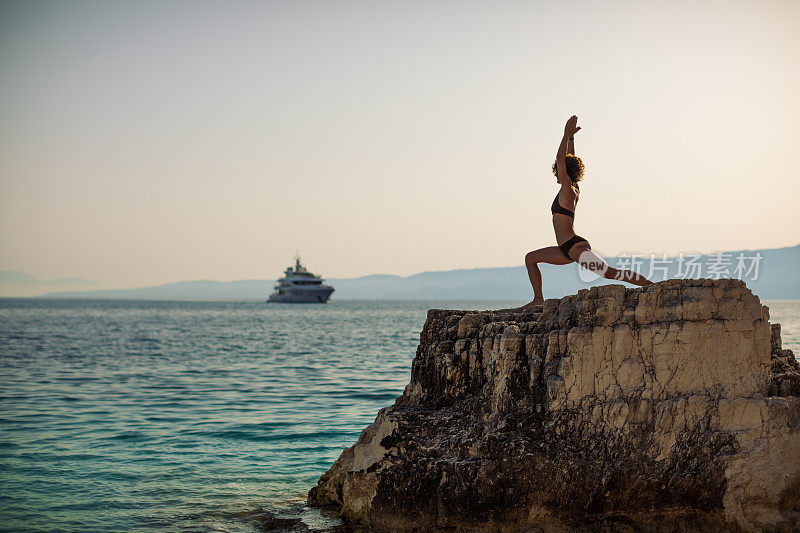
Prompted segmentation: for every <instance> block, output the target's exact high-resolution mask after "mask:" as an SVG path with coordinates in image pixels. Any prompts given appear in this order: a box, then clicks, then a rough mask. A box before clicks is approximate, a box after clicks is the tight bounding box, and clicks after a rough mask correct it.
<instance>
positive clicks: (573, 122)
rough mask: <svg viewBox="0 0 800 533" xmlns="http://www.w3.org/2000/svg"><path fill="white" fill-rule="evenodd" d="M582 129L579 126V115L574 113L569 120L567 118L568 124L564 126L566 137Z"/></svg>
mask: <svg viewBox="0 0 800 533" xmlns="http://www.w3.org/2000/svg"><path fill="white" fill-rule="evenodd" d="M580 130H581V127H580V126H578V116H577V115H572V116H571V117H569V120H567V125H566V126H564V135H565V136H566V137H572V136H573V135H575V134H576V133H578V132H579V131H580Z"/></svg>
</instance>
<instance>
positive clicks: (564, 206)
mask: <svg viewBox="0 0 800 533" xmlns="http://www.w3.org/2000/svg"><path fill="white" fill-rule="evenodd" d="M580 130H581V128H580V127H579V126H578V117H577V116H575V115H572V116H571V117H570V118H569V120H567V125H566V126H564V137H563V138H562V139H561V145H560V146H559V147H558V154H557V155H556V162H555V164H554V165H553V173H555V175H556V177H557V178H558V183H559V184H560V185H561V190H560V191H559V192H558V194H557V195H556V198H555V200H553V205H552V206H551V207H550V211H551V212H552V213H553V229H554V230H555V231H556V242H557V243H558V246H548V247H546V248H539V249H538V250H534V251H533V252H528V253H527V254H526V255H525V266H526V267H527V268H528V277H529V278H530V280H531V285H532V286H533V295H534V297H533V301H532V302H531V303H529V304H527V305H524V306H522V307H521V308H520V309H526V308H529V307H533V306H536V305H543V304H544V297H543V296H542V272H541V271H540V270H539V263H550V264H551V265H566V264H569V263H572V262H573V261H577V262H578V264H579V265H581V266H582V267H583V268H587V269H589V270H591V271H593V272H595V273H596V274H598V275H600V276H603V277H605V278H607V279H616V280H621V281H627V282H628V283H633V284H634V285H639V286H641V287H645V286H647V285H650V284H652V281H650V280H648V279H647V278H645V277H644V276H641V275H639V274H637V273H636V272H634V271H632V270H618V269H616V268H613V267H610V266H609V265H607V264H606V263H605V261H603V260H602V259H601V258H600V256H598V255H597V254H595V253H594V252H592V251H591V249H592V247H591V246H590V245H589V241H587V240H586V239H584V238H583V237H581V236H580V235H576V234H575V230H574V229H573V227H572V223H573V221H574V219H575V206H576V204H577V203H578V196H579V195H580V192H581V191H580V187H579V186H578V182H579V181H580V180H581V179H582V178H583V161H581V159H580V158H579V157H577V156H575V142H574V141H575V138H574V135H575V134H576V133H578V132H579V131H580Z"/></svg>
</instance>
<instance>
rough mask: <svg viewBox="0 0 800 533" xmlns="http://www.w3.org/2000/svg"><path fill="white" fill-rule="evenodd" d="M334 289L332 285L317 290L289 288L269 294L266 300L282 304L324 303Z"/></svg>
mask: <svg viewBox="0 0 800 533" xmlns="http://www.w3.org/2000/svg"><path fill="white" fill-rule="evenodd" d="M333 291H334V289H333V288H332V287H325V288H320V289H317V290H308V289H305V290H303V289H291V290H287V291H286V293H285V294H270V296H269V298H268V299H267V302H271V303H284V304H324V303H326V302H327V301H328V300H329V299H330V297H331V294H333Z"/></svg>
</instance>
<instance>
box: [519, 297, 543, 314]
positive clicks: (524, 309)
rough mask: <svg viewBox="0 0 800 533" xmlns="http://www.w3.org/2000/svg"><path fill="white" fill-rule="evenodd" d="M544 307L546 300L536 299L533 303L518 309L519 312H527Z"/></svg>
mask: <svg viewBox="0 0 800 533" xmlns="http://www.w3.org/2000/svg"><path fill="white" fill-rule="evenodd" d="M543 305H544V298H534V299H533V301H531V302H530V303H527V304H525V305H523V306H522V307H517V309H516V310H517V311H527V310H528V309H532V308H534V307H542V306H543Z"/></svg>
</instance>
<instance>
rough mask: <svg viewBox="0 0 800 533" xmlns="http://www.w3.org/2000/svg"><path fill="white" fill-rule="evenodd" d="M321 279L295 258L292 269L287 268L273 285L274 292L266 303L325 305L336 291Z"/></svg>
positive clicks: (297, 257)
mask: <svg viewBox="0 0 800 533" xmlns="http://www.w3.org/2000/svg"><path fill="white" fill-rule="evenodd" d="M323 281H324V280H323V279H322V278H320V277H318V276H316V275H314V274H312V273H311V272H309V271H308V270H306V267H304V266H303V265H302V264H300V257H299V256H295V258H294V268H292V267H289V268H287V269H286V270H285V271H284V273H283V277H282V278H281V279H279V280H278V281H277V282H276V283H275V290H274V291H273V292H272V294H270V295H269V298H268V299H267V301H268V302H280V303H290V304H300V303H304V304H310V303H325V302H327V301H328V298H330V297H331V294H333V291H334V290H336V289H334V288H333V287H331V286H330V285H326V284H324V283H323Z"/></svg>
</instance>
